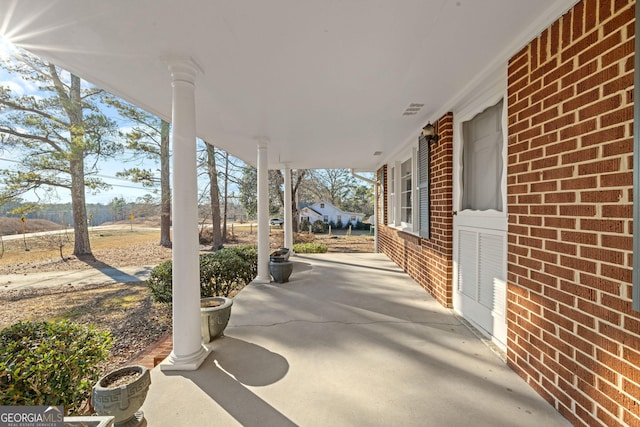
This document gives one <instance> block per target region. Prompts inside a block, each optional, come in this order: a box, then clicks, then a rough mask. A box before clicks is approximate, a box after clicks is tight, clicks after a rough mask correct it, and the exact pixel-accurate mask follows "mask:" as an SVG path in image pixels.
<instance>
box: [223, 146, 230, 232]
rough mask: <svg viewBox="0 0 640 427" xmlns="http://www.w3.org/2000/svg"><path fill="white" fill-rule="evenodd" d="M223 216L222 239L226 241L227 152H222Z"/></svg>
mask: <svg viewBox="0 0 640 427" xmlns="http://www.w3.org/2000/svg"><path fill="white" fill-rule="evenodd" d="M224 160H225V162H224V201H223V203H224V211H223V214H224V216H223V217H222V218H223V219H222V241H223V242H224V243H227V216H228V215H227V199H228V197H229V153H227V152H226V151H225V152H224Z"/></svg>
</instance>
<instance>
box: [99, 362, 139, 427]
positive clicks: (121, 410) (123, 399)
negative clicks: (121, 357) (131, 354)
mask: <svg viewBox="0 0 640 427" xmlns="http://www.w3.org/2000/svg"><path fill="white" fill-rule="evenodd" d="M134 374H137V375H136V376H135V378H132V379H131V380H129V382H124V383H122V381H121V382H120V383H118V382H115V381H116V380H118V379H119V378H122V377H126V376H128V375H134ZM123 381H124V380H123ZM149 385H151V375H150V374H149V370H148V369H147V368H145V367H144V366H137V365H135V366H125V367H123V368H120V369H116V370H115V371H111V372H109V373H108V374H107V375H105V376H104V377H102V378H100V379H99V380H98V382H97V383H96V385H94V386H93V396H92V401H91V403H92V405H93V407H94V409H95V410H96V412H97V413H98V415H100V416H113V417H114V421H115V424H114V425H115V427H135V426H139V425H141V424H142V421H143V420H144V414H143V413H142V411H140V410H139V409H140V407H141V406H142V404H143V403H144V400H145V398H146V397H147V392H148V391H149Z"/></svg>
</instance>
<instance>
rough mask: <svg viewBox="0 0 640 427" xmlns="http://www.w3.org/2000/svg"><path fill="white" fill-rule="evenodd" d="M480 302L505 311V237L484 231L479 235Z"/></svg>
mask: <svg viewBox="0 0 640 427" xmlns="http://www.w3.org/2000/svg"><path fill="white" fill-rule="evenodd" d="M478 241H479V244H478V246H479V255H480V256H479V262H480V265H479V268H478V270H479V283H478V285H479V287H480V289H479V292H478V293H479V297H480V300H479V302H480V304H482V305H483V306H485V307H487V308H488V309H490V310H494V311H496V312H501V313H503V312H504V290H503V289H504V282H505V278H504V277H503V274H504V271H503V265H504V259H503V256H504V251H503V248H504V237H503V236H501V235H498V234H488V233H483V234H481V235H480V236H479V239H478Z"/></svg>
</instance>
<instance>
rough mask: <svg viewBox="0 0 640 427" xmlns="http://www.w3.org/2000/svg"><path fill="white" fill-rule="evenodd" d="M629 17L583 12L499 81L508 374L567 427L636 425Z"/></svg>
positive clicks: (608, 6) (624, 8)
mask: <svg viewBox="0 0 640 427" xmlns="http://www.w3.org/2000/svg"><path fill="white" fill-rule="evenodd" d="M634 7H635V4H634V2H633V1H614V0H584V1H582V2H580V3H578V4H577V5H576V6H575V7H574V8H573V9H572V10H570V11H569V12H568V13H567V14H565V15H564V16H563V17H561V18H560V19H559V20H558V21H557V22H555V23H554V24H553V25H552V26H551V27H549V28H548V29H547V30H546V31H544V32H543V33H542V34H541V35H540V36H539V37H538V38H536V39H535V40H533V41H532V42H531V43H530V44H529V45H528V46H526V47H525V48H524V49H522V50H521V51H520V52H519V53H518V54H516V55H515V56H514V57H513V58H512V59H511V60H510V62H509V69H508V75H509V78H508V79H509V80H508V88H509V89H508V115H509V146H508V181H507V188H508V190H507V191H508V212H509V247H508V282H509V283H508V314H507V316H508V328H509V332H508V363H509V365H510V366H511V367H512V368H513V369H514V370H515V371H516V372H518V373H519V374H520V376H522V377H523V378H524V379H525V380H526V381H528V382H529V383H530V384H531V385H532V386H533V387H534V388H535V389H536V390H537V391H538V393H540V394H541V395H542V396H543V397H544V398H545V399H546V400H547V401H549V402H550V403H551V404H552V405H554V406H555V407H556V408H557V409H558V410H559V411H560V412H561V413H562V414H563V415H564V416H565V417H567V418H568V419H569V420H571V421H572V422H573V423H574V424H575V425H606V426H616V425H640V386H639V385H638V384H639V383H640V335H639V334H640V316H639V315H638V313H636V312H633V311H632V309H631V271H632V230H631V227H632V216H633V215H632V188H633V183H632V173H633V165H632V152H633V141H632V125H633V93H632V89H633V51H634V40H633V37H634Z"/></svg>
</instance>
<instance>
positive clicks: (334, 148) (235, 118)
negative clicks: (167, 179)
mask: <svg viewBox="0 0 640 427" xmlns="http://www.w3.org/2000/svg"><path fill="white" fill-rule="evenodd" d="M575 2H576V0H458V1H455V0H395V1H393V0H386V1H383V0H377V1H376V0H321V1H309V0H271V1H255V0H254V1H238V0H181V1H175V0H134V1H132V0H109V1H104V0H48V1H46V2H43V1H41V0H0V17H1V18H0V19H1V20H2V21H1V22H0V33H1V34H3V35H4V36H5V37H7V38H9V39H10V40H11V41H12V42H14V43H15V44H16V45H18V46H21V47H24V48H26V49H28V50H30V51H32V52H33V53H35V54H37V55H40V56H42V57H45V58H48V59H49V60H51V61H53V62H55V63H56V64H58V65H60V66H62V67H64V68H66V69H68V70H70V71H72V72H74V73H76V74H78V75H80V76H82V77H83V78H84V79H86V80H88V81H90V82H92V83H94V84H96V85H98V86H101V87H103V88H105V89H107V90H109V91H110V92H112V93H114V94H116V95H119V96H121V97H123V98H125V99H127V100H128V101H130V102H132V103H134V104H136V105H138V106H140V107H142V108H145V109H146V110H148V111H150V112H152V113H155V114H158V115H159V116H161V117H163V118H165V119H170V118H171V84H170V76H169V72H168V70H167V65H166V64H165V63H164V62H163V61H162V58H163V57H166V56H168V55H181V56H189V57H191V58H192V59H193V60H194V61H195V62H196V63H197V64H198V65H199V66H200V67H201V68H202V71H203V73H202V74H201V75H199V76H198V77H197V81H196V103H197V106H196V108H197V118H196V119H197V125H196V126H197V134H198V136H200V137H201V138H203V139H205V140H207V141H208V142H210V143H213V144H214V145H216V146H219V147H221V148H223V149H225V150H227V151H229V152H231V153H233V154H234V155H236V156H238V157H240V158H242V159H243V160H245V161H248V162H250V163H253V164H255V158H256V147H257V141H258V139H260V138H264V139H266V140H267V141H268V147H269V167H270V168H277V167H284V166H288V167H291V168H345V167H348V168H355V169H358V170H374V169H375V168H377V167H378V166H379V165H380V164H381V163H382V162H383V161H385V160H386V159H388V157H389V156H390V155H391V154H392V153H394V152H397V151H398V149H400V148H402V147H406V146H408V145H409V144H412V143H414V142H415V140H416V138H417V135H418V132H419V131H420V129H421V128H422V126H424V125H425V124H426V122H427V121H433V120H435V119H437V117H436V115H438V114H441V113H443V112H445V111H446V110H447V109H450V108H452V107H454V105H452V103H453V102H454V100H456V99H459V98H460V96H461V94H463V93H464V91H465V90H468V89H469V87H470V86H471V85H473V83H474V82H476V81H478V77H479V76H483V75H487V74H489V73H492V72H496V71H497V70H500V69H501V68H504V67H505V64H506V61H507V60H508V58H509V57H510V56H511V55H513V54H514V53H516V52H517V51H518V50H519V49H520V48H522V46H524V45H525V44H526V43H527V42H528V41H529V40H531V39H532V38H533V37H535V36H536V35H537V34H538V33H539V32H540V31H541V30H542V29H544V28H545V27H546V26H548V25H549V24H551V23H552V22H553V21H554V20H555V19H557V18H558V17H559V16H560V15H561V14H562V13H563V12H564V11H566V10H568V9H569V7H571V5H573V4H574V3H575ZM412 103H416V104H424V107H422V108H421V109H420V110H419V111H418V112H417V114H415V115H405V116H403V112H404V111H405V109H406V108H407V107H408V106H409V105H410V104H412ZM375 152H381V153H382V154H381V155H377V156H376V155H374V153H375Z"/></svg>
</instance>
